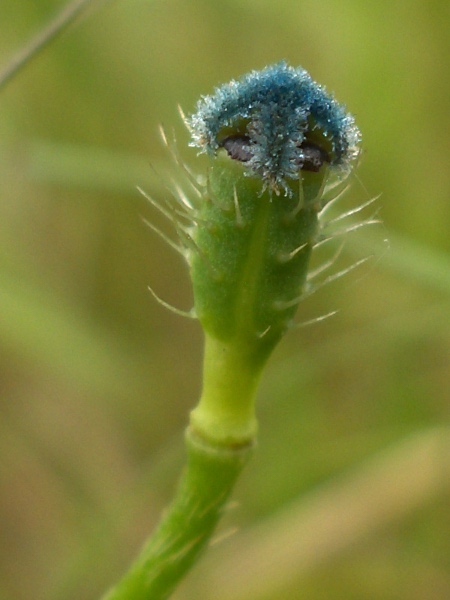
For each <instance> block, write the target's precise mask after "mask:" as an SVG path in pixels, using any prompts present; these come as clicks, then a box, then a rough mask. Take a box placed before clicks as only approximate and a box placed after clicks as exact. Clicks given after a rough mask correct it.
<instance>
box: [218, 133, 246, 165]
mask: <svg viewBox="0 0 450 600" xmlns="http://www.w3.org/2000/svg"><path fill="white" fill-rule="evenodd" d="M221 145H222V147H223V148H225V150H226V151H227V152H228V156H229V157H230V158H232V159H233V160H239V161H240V162H248V161H249V160H250V159H251V158H252V156H253V153H252V151H251V142H250V138H249V137H248V136H246V135H234V136H230V137H227V138H226V139H225V140H224V141H223V142H222V144H221Z"/></svg>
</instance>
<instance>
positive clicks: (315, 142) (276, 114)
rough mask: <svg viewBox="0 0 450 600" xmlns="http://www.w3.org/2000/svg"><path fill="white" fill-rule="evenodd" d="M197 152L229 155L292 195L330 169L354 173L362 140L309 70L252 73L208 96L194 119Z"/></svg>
mask: <svg viewBox="0 0 450 600" xmlns="http://www.w3.org/2000/svg"><path fill="white" fill-rule="evenodd" d="M187 125H188V127H189V129H190V131H191V134H192V142H191V146H195V147H197V148H199V149H200V151H201V152H206V153H208V154H211V155H215V154H216V153H217V151H218V150H219V149H221V148H224V149H225V150H226V152H227V153H228V155H229V156H230V157H231V158H232V159H234V160H236V161H239V162H241V163H242V164H243V165H244V166H245V168H246V171H247V172H248V174H249V175H252V176H255V177H259V178H260V179H262V180H263V183H264V186H265V187H267V188H269V189H271V190H274V191H275V192H276V193H279V192H280V190H281V189H283V190H284V191H285V193H286V194H289V190H290V188H289V186H288V181H289V180H298V179H299V178H300V177H301V172H302V171H313V172H317V171H320V170H321V168H322V167H323V166H324V165H329V166H330V167H331V168H332V169H334V170H336V171H340V172H342V173H343V174H344V175H345V174H347V173H348V172H349V171H350V169H351V167H352V163H353V161H354V159H355V158H356V157H357V156H358V153H359V148H358V144H359V142H360V140H361V136H360V132H359V129H358V128H357V126H356V124H355V120H354V118H353V116H352V115H350V114H349V113H348V112H347V111H346V109H345V107H343V106H342V105H340V104H339V103H338V102H337V101H336V100H335V99H334V98H333V97H332V96H331V95H330V94H328V93H327V92H326V90H325V89H324V88H323V87H322V86H320V85H319V84H317V83H316V82H315V81H313V79H312V78H311V77H310V75H309V74H308V73H307V72H306V71H305V70H304V69H302V68H293V67H290V66H289V65H288V64H287V63H286V62H281V63H278V64H276V65H273V66H270V67H266V68H265V69H263V70H262V71H252V72H251V73H249V74H248V75H245V76H244V77H243V78H242V79H240V80H239V81H234V80H233V81H231V82H230V83H227V84H225V85H222V86H221V87H219V88H217V89H216V90H215V93H214V94H213V95H211V96H204V97H202V98H201V99H200V101H199V102H198V105H197V112H196V113H195V114H194V115H192V116H191V117H190V118H188V119H187Z"/></svg>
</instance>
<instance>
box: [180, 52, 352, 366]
mask: <svg viewBox="0 0 450 600" xmlns="http://www.w3.org/2000/svg"><path fill="white" fill-rule="evenodd" d="M187 124H188V127H189V129H190V131H191V134H192V143H191V145H192V146H195V147H197V148H199V149H200V151H201V152H205V153H207V154H208V155H209V156H210V157H211V164H210V168H209V171H208V176H207V184H206V186H205V188H204V191H203V199H202V202H201V203H200V204H199V207H198V221H197V223H198V225H196V226H195V227H194V229H193V231H192V238H193V240H194V242H195V249H194V250H193V251H192V252H190V256H189V262H190V267H191V275H192V280H193V284H194V295H195V309H196V314H197V316H198V317H199V319H200V321H201V322H202V325H203V327H204V329H205V331H206V332H207V333H208V334H209V335H211V336H213V337H215V338H217V339H219V340H222V341H224V342H227V343H228V342H231V343H236V344H240V346H241V349H242V351H243V352H245V353H246V354H247V355H248V356H249V358H250V357H251V360H254V361H255V362H264V360H265V358H266V357H267V356H268V354H269V353H270V351H271V350H272V348H273V346H274V345H275V344H276V342H277V341H278V340H279V339H280V337H281V336H282V335H283V333H284V331H285V330H286V328H287V327H288V325H289V322H290V321H291V320H292V318H293V316H294V314H295V311H296V309H297V305H298V302H299V301H300V298H301V295H302V290H303V287H304V285H305V281H306V275H307V268H308V263H309V258H310V254H311V250H312V247H313V245H314V243H315V241H316V239H317V232H318V212H319V211H320V209H321V208H322V195H323V191H324V187H325V185H326V183H327V181H328V179H329V177H330V175H331V174H337V176H340V177H342V176H345V175H346V174H348V172H349V171H350V170H351V167H352V162H353V160H354V159H355V157H356V156H357V154H358V143H359V140H360V134H359V131H358V129H357V127H356V125H355V123H354V119H353V117H352V116H351V115H349V114H348V113H347V112H346V110H345V109H344V108H343V107H342V106H341V105H340V104H338V103H337V102H336V100H334V99H333V98H332V97H331V96H330V95H329V94H327V93H326V91H325V90H324V88H323V87H321V86H320V85H318V84H316V83H315V82H314V81H313V80H312V79H311V77H310V76H309V75H308V73H307V72H306V71H304V70H303V69H300V68H299V69H294V68H291V67H289V66H288V65H287V64H286V63H284V62H282V63H279V64H277V65H274V66H271V67H268V68H266V69H264V70H263V71H260V72H256V71H255V72H252V73H250V74H249V75H247V76H245V77H244V78H243V79H241V80H240V81H238V82H236V81H232V82H231V83H229V84H226V85H224V86H222V87H220V88H218V89H217V90H216V91H215V93H214V95H212V96H206V97H203V98H202V99H201V100H200V101H199V103H198V106H197V112H196V113H195V114H194V115H193V116H191V117H190V118H189V119H187Z"/></svg>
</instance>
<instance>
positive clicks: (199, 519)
mask: <svg viewBox="0 0 450 600" xmlns="http://www.w3.org/2000/svg"><path fill="white" fill-rule="evenodd" d="M187 448H188V464H187V468H186V471H185V474H184V476H183V477H182V479H181V482H180V486H179V489H178V493H177V494H176V497H175V499H174V501H173V503H172V505H171V506H170V508H169V510H168V512H167V514H166V516H165V518H164V519H163V521H162V522H161V524H160V525H159V527H158V529H157V530H156V532H155V533H154V535H153V537H152V538H151V539H150V541H149V542H148V544H147V546H146V547H145V548H144V550H143V552H142V554H141V556H140V557H139V558H138V560H137V561H136V563H135V564H134V565H133V566H132V568H131V570H130V571H129V572H128V573H127V575H126V576H125V578H124V579H123V580H122V581H121V582H120V583H119V584H118V586H117V587H116V588H114V589H112V590H111V591H110V592H109V593H107V594H106V596H105V597H104V600H164V599H165V598H168V597H169V596H170V594H171V593H172V591H173V590H174V589H175V587H176V585H177V584H178V583H179V581H180V580H181V579H182V577H183V576H184V574H185V573H186V571H187V570H188V569H189V568H190V567H191V566H192V564H193V563H194V562H195V561H196V559H197V557H198V555H199V553H200V552H201V550H202V549H203V548H204V547H205V545H206V544H207V542H208V541H209V539H210V538H211V535H212V533H213V531H214V528H215V526H216V524H217V522H218V520H219V518H220V517H221V515H222V512H223V509H224V505H225V502H226V501H227V499H228V497H229V494H230V492H231V490H232V489H233V486H234V483H235V481H236V478H237V477H238V475H239V473H240V472H241V470H242V468H243V466H244V464H245V462H246V460H247V458H248V456H249V454H250V450H251V445H247V446H246V447H240V448H224V447H220V446H213V445H211V444H208V443H206V442H205V441H204V440H203V439H201V438H199V437H198V436H196V435H195V434H194V433H193V432H192V430H188V433H187Z"/></svg>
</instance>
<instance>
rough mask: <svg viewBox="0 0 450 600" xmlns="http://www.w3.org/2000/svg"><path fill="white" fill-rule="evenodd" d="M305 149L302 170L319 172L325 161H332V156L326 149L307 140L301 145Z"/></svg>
mask: <svg viewBox="0 0 450 600" xmlns="http://www.w3.org/2000/svg"><path fill="white" fill-rule="evenodd" d="M300 148H301V150H302V151H303V162H302V166H301V170H302V171H312V172H313V173H318V172H319V171H320V169H321V168H322V167H323V165H324V163H329V162H330V156H329V154H328V152H327V151H326V150H324V149H323V148H321V147H320V146H318V145H317V144H314V143H313V142H308V141H307V140H305V141H304V142H303V143H302V144H301V146H300Z"/></svg>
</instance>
